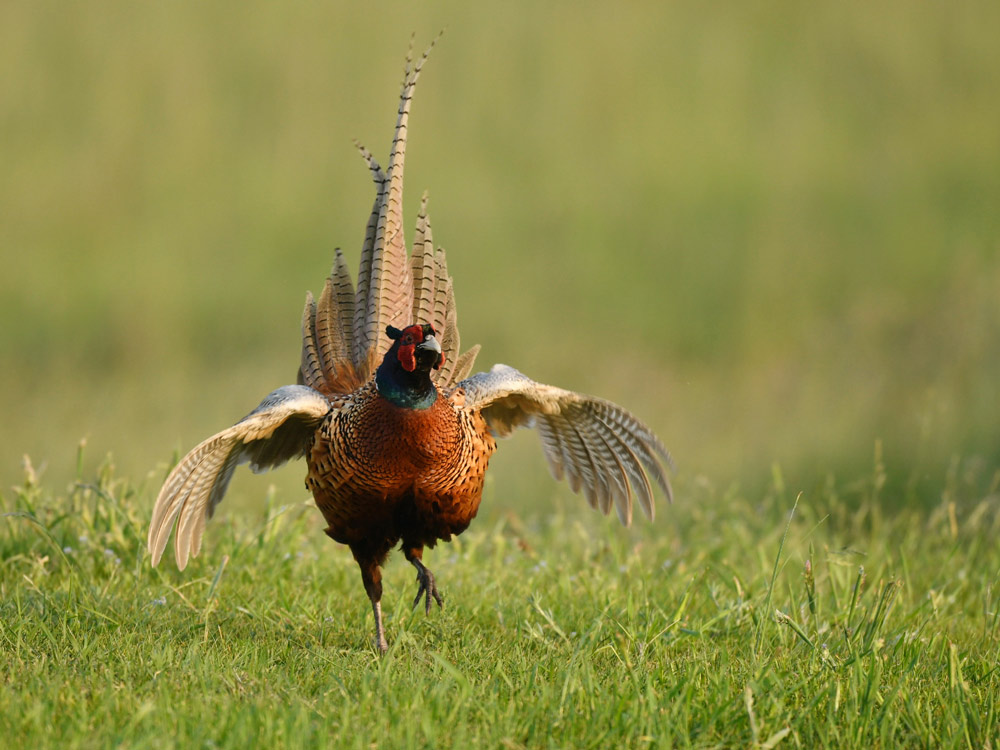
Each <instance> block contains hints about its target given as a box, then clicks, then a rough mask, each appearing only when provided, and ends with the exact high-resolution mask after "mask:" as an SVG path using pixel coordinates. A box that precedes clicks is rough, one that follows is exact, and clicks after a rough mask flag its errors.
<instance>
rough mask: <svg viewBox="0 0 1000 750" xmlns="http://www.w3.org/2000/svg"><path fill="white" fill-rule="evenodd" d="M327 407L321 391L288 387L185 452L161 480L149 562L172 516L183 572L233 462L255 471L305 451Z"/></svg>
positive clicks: (164, 541)
mask: <svg viewBox="0 0 1000 750" xmlns="http://www.w3.org/2000/svg"><path fill="white" fill-rule="evenodd" d="M329 411H330V402H329V401H328V400H327V399H326V397H325V396H323V395H322V394H320V393H318V392H316V391H314V390H313V389H312V388H307V387H305V386H301V385H286V386H284V387H283V388H279V389H278V390H276V391H274V392H273V393H271V394H270V395H268V397H267V398H265V399H264V400H263V401H261V403H260V406H258V407H257V408H256V409H254V410H253V411H252V412H250V413H249V414H248V415H247V416H246V417H244V418H243V419H241V420H240V421H239V422H237V423H236V424H235V425H233V426H232V427H230V428H229V429H228V430H223V431H222V432H220V433H218V434H217V435H213V436H212V437H210V438H208V440H205V441H204V442H202V443H201V444H199V445H198V446H197V447H195V448H194V450H192V451H191V452H190V453H188V454H187V455H186V456H184V458H183V459H182V460H181V462H180V463H179V464H177V466H175V467H174V470H173V471H171V472H170V476H168V477H167V481H166V482H164V483H163V488H162V489H161V490H160V494H159V496H158V497H157V498H156V505H155V506H154V508H153V519H152V521H150V524H149V551H150V553H151V554H152V556H153V565H156V564H157V563H158V562H159V561H160V557H161V556H162V555H163V550H164V548H165V547H166V546H167V539H169V538H170V530H171V528H172V527H173V526H174V520H175V519H176V520H177V534H176V536H175V537H174V555H175V557H176V559H177V567H178V568H180V569H181V570H183V569H184V567H185V566H186V565H187V562H188V557H189V556H190V557H195V556H196V555H197V554H198V552H199V550H200V549H201V535H202V532H203V531H204V529H205V520H206V519H207V518H211V516H212V513H213V512H214V511H215V506H216V505H218V504H219V502H220V501H221V500H222V496H223V495H224V494H225V493H226V488H227V487H228V486H229V480H230V479H231V478H232V476H233V471H234V470H235V469H236V467H237V465H239V464H241V463H246V462H249V463H250V468H251V469H252V470H253V471H255V472H258V471H264V470H266V469H271V468H274V467H275V466H280V465H281V464H283V463H285V462H286V461H288V460H289V459H291V458H298V457H299V456H302V455H304V454H305V452H306V451H307V450H308V448H309V444H310V441H311V440H312V436H313V433H314V432H315V430H316V426H317V425H318V424H319V422H320V421H321V420H322V419H323V417H324V416H326V414H327V412H329Z"/></svg>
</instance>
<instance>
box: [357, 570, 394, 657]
mask: <svg viewBox="0 0 1000 750" xmlns="http://www.w3.org/2000/svg"><path fill="white" fill-rule="evenodd" d="M358 565H359V566H360V567H361V581H362V583H364V585H365V592H366V593H367V594H368V598H369V599H370V600H371V603H372V614H374V615H375V641H374V643H375V648H377V649H378V651H379V653H380V654H384V653H385V652H386V651H388V650H389V644H388V643H386V640H385V626H384V625H383V624H382V569H381V568H380V567H379V565H378V563H377V562H375V561H374V560H367V559H360V560H358Z"/></svg>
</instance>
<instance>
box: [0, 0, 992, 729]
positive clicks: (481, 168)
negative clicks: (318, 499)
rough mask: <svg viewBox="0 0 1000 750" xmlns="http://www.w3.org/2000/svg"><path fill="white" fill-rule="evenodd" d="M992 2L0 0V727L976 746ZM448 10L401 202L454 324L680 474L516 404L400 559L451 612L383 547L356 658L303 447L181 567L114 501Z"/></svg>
mask: <svg viewBox="0 0 1000 750" xmlns="http://www.w3.org/2000/svg"><path fill="white" fill-rule="evenodd" d="M998 21H1000V4H997V3H996V2H995V1H992V0H973V2H968V3H961V4H957V5H956V4H925V5H922V6H920V7H919V8H915V7H914V5H913V3H912V2H909V1H908V0H888V1H887V2H884V3H880V4H878V6H877V7H875V6H873V5H872V4H871V3H868V2H863V1H862V0H842V1H839V2H832V1H831V2H819V3H810V4H801V3H794V2H787V1H786V0H779V1H778V2H776V3H772V4H769V5H767V6H766V7H759V8H753V7H750V6H747V7H745V8H744V7H737V6H734V5H733V4H731V3H724V2H723V3H720V2H712V1H709V2H702V1H700V0H699V1H697V2H695V1H694V0H680V1H679V2H669V3H652V2H649V3H643V2H634V3H625V4H616V5H610V4H607V3H587V2H577V1H576V0H572V1H571V0H554V1H553V2H549V3H544V4H539V3H537V2H532V1H530V0H512V1H511V2H507V3H501V4H481V3H467V2H459V1H458V0H428V1H427V2H422V3H412V2H409V0H385V1H384V2H379V3H291V4H282V5H281V6H280V8H279V6H277V5H274V4H272V3H268V2H261V1H260V0H249V1H248V2H246V3H243V4H242V5H241V6H240V11H239V12H238V13H234V12H233V8H232V6H231V4H228V3H219V2H211V1H202V0H176V1H173V2H170V3H159V4H157V3H135V2H133V1H132V0H87V1H84V0H64V2H59V3H51V2H50V3H46V2H31V1H29V0H12V1H9V2H3V3H0V69H2V70H3V71H4V72H5V74H4V75H0V143H2V144H3V145H2V146H0V254H2V262H0V271H2V272H0V359H2V363H3V366H2V367H0V393H3V394H4V398H3V404H2V406H3V412H2V413H3V419H2V423H0V495H2V497H3V504H4V510H5V512H6V513H8V514H9V515H7V516H6V517H5V518H4V519H3V520H2V521H0V529H2V531H0V534H2V536H0V540H2V541H0V544H2V549H0V559H2V569H0V570H2V572H0V589H2V590H0V594H2V600H0V607H2V612H0V633H2V641H0V658H2V659H3V666H4V670H3V672H2V675H3V677H2V680H0V737H3V738H4V739H6V738H8V737H18V738H23V743H22V744H24V745H25V746H46V745H58V746H59V747H74V746H84V747H94V746H97V747H105V746H107V747H110V746H127V747H144V746H151V747H152V746H155V747H164V746H170V745H176V746H178V747H192V746H202V747H223V746H236V745H239V746H242V747H246V746H262V747H266V746H278V747H280V746H300V745H316V746H324V747H328V746H345V747H353V746H357V747H371V746H373V745H374V746H384V747H396V746H405V745H407V744H412V745H420V744H426V745H434V746H437V747H447V746H456V747H460V746H463V745H466V744H468V741H469V740H470V739H471V740H477V741H478V744H480V745H481V746H484V747H497V746H506V747H509V748H516V747H519V746H521V745H524V746H531V747H537V746H546V745H550V746H561V747H588V746H593V747H605V746H613V745H614V744H619V745H622V746H635V747H644V746H647V745H652V746H657V745H675V746H688V745H690V746H716V745H722V746H732V745H735V746H751V745H754V744H758V745H761V746H763V745H766V744H767V743H768V742H769V740H770V741H773V742H772V744H774V743H780V745H781V746H783V747H785V746H792V745H798V746H801V747H813V746H816V745H817V744H820V743H826V744H828V745H833V746H857V747H868V746H871V745H876V746H877V745H883V746H890V745H904V746H929V747H936V746H968V747H985V746H996V744H997V742H996V737H997V734H998V729H997V720H996V715H995V714H996V705H995V703H996V698H995V696H996V695H997V694H998V690H997V677H996V675H997V672H996V671H995V670H996V667H997V660H996V653H997V615H996V613H997V611H998V610H997V606H996V600H997V598H998V595H997V592H996V587H997V576H998V571H1000V552H998V551H997V549H996V545H995V543H994V540H995V539H996V534H997V531H998V529H997V525H998V521H997V511H998V502H1000V501H998V499H997V479H996V475H995V472H996V468H997V466H1000V420H998V419H997V415H998V414H1000V347H998V346H997V345H996V342H997V341H1000V294H997V289H1000V212H998V211H997V209H996V207H997V206H998V205H1000V140H998V138H997V123H998V122H1000V97H998V96H997V95H996V92H997V91H998V90H1000V46H998V45H997V44H996V32H995V30H996V28H997V27H998ZM444 26H447V27H448V31H447V33H446V35H445V36H444V38H443V39H442V41H441V43H440V44H439V45H438V47H437V49H436V50H435V53H434V55H433V57H432V58H431V60H430V62H429V63H428V65H427V67H426V69H425V72H424V75H423V77H422V79H421V83H420V87H419V90H418V92H417V96H416V99H415V101H414V106H413V116H412V119H411V122H410V125H411V128H410V148H409V150H408V163H407V173H406V176H407V192H406V195H405V199H404V207H405V211H406V222H407V228H409V227H411V226H412V220H413V216H414V211H415V208H416V205H417V202H418V200H419V196H420V193H421V191H422V190H424V189H425V188H426V189H429V191H430V195H431V204H430V209H431V215H432V217H433V219H434V236H435V239H436V240H437V241H438V242H439V243H440V244H442V245H443V246H444V247H445V248H446V249H447V250H448V257H449V265H450V268H451V270H452V272H453V274H454V276H455V284H456V295H457V299H458V305H459V308H460V315H461V329H462V336H463V342H464V343H466V344H471V343H475V342H478V343H481V344H483V352H482V354H481V355H480V360H479V363H480V365H481V366H483V367H488V366H489V365H490V364H492V363H493V362H497V361H500V362H506V363H508V364H511V365H514V366H516V367H518V368H519V369H521V370H522V371H524V372H525V373H527V374H529V375H530V376H532V377H534V378H536V379H539V380H541V381H543V382H551V383H555V384H557V385H560V386H563V387H567V388H573V389H576V390H581V391H585V392H589V393H594V394H597V395H600V396H603V397H605V398H609V399H612V400H614V401H617V402H620V403H622V404H623V405H625V406H626V407H628V408H629V409H631V410H633V411H634V412H635V413H636V414H638V415H639V416H641V417H642V418H643V419H644V420H645V421H646V422H648V423H649V424H650V425H651V426H652V427H653V428H654V429H655V430H656V431H657V432H658V433H659V434H660V435H661V437H662V438H663V440H664V442H665V443H666V444H667V446H668V447H669V448H670V449H671V450H672V452H673V453H674V455H675V456H676V457H677V460H678V464H679V468H680V473H679V474H678V477H677V482H676V486H677V498H678V502H677V504H676V506H675V507H674V508H671V509H669V510H667V509H663V511H662V513H661V516H660V518H659V519H658V520H657V522H656V524H655V525H653V526H647V525H642V524H639V525H637V527H636V528H634V529H631V530H628V531H625V530H622V529H620V528H618V527H617V526H616V525H615V524H614V523H613V522H606V521H604V520H602V519H601V518H599V517H598V516H595V515H594V514H591V513H588V512H587V511H586V510H585V509H583V508H581V503H580V501H579V499H578V498H575V497H572V496H570V494H569V492H568V490H566V488H565V487H561V486H557V485H554V484H552V483H551V481H550V480H549V479H548V477H547V476H546V475H545V474H544V471H545V470H544V461H543V460H542V458H541V456H540V455H539V452H538V448H537V445H535V444H533V443H532V441H531V440H530V439H528V438H525V437H516V438H514V439H512V440H511V441H509V442H507V443H505V444H504V445H503V446H502V449H501V451H500V452H499V453H498V454H497V456H496V457H495V459H494V461H493V464H492V465H493V469H492V470H491V477H490V479H489V484H488V491H487V494H488V497H487V498H486V502H484V505H483V511H482V514H481V516H480V518H479V519H477V521H476V523H475V524H474V525H473V527H472V529H471V530H470V531H469V532H468V533H467V534H465V535H463V536H462V537H461V538H460V539H459V540H457V541H456V543H454V544H452V545H450V546H445V547H442V548H439V549H438V550H436V551H434V552H432V553H429V557H428V562H429V563H430V565H431V567H432V569H433V570H434V571H435V573H436V574H437V575H438V578H439V580H440V583H441V585H442V587H443V590H444V592H445V595H446V596H447V606H446V609H445V610H444V611H441V612H434V613H432V615H431V616H430V617H425V616H424V615H423V614H421V613H417V614H411V613H410V612H409V609H408V602H409V599H410V598H411V597H412V593H413V589H414V582H413V580H412V570H411V568H410V567H409V566H408V565H406V564H405V563H403V562H402V561H399V560H396V561H394V562H393V563H392V564H391V565H390V567H389V569H388V571H387V576H386V582H387V599H386V602H385V607H386V611H387V613H388V623H387V625H388V628H389V639H390V643H391V647H392V650H391V652H390V654H389V655H388V657H387V658H385V659H381V660H380V659H378V658H377V657H376V656H375V654H374V653H373V652H372V650H371V648H370V645H369V636H370V630H371V621H370V617H371V616H370V613H369V611H368V606H367V603H366V600H365V597H364V594H363V591H362V589H361V586H360V581H359V576H358V574H357V572H356V571H355V569H354V564H353V562H352V560H351V559H350V555H349V554H348V553H347V552H346V551H345V550H342V549H337V548H336V547H335V545H333V544H332V543H331V542H330V541H329V540H327V539H326V538H325V536H324V535H323V533H322V531H321V529H320V524H319V520H318V514H317V513H316V512H315V511H313V510H308V509H307V508H308V506H309V503H307V502H305V499H304V497H303V492H302V468H301V467H293V468H289V469H283V470H280V471H278V472H276V473H274V474H271V475H269V477H268V479H267V480H266V481H268V482H273V483H274V489H273V490H272V491H271V496H272V500H271V501H270V504H269V505H268V506H267V508H268V509H267V510H266V512H263V511H262V510H261V501H260V499H261V496H262V495H264V494H265V488H266V487H267V484H263V483H262V481H261V480H260V479H259V478H252V477H249V476H247V475H245V474H239V475H238V476H237V477H236V479H235V481H234V483H233V486H232V487H231V490H230V495H229V497H228V498H227V500H226V504H225V506H224V510H223V514H222V518H221V519H219V520H217V521H216V522H214V523H213V524H212V525H211V527H210V528H209V529H208V534H207V538H206V549H205V552H204V554H203V557H202V558H201V559H199V560H198V561H196V562H195V563H194V564H193V565H192V566H191V567H190V568H189V569H188V570H187V571H185V572H184V573H183V574H178V573H177V572H176V570H174V569H172V568H171V563H170V561H169V560H168V561H167V562H166V564H165V565H164V566H163V567H162V569H160V570H157V571H151V570H150V569H149V568H148V565H147V560H146V558H145V554H144V552H143V551H142V543H141V540H142V538H143V537H144V536H145V524H146V519H147V515H148V512H149V508H150V507H151V505H152V500H153V497H154V496H155V492H156V490H157V488H158V486H159V483H160V481H162V479H163V476H164V471H163V466H162V464H163V462H164V461H165V460H166V459H167V458H168V457H169V456H170V454H171V452H172V451H186V450H187V449H189V448H190V447H191V446H193V445H194V444H195V443H196V442H197V441H198V440H200V439H202V438H204V437H205V436H206V435H209V434H212V433H214V432H216V431H217V430H219V429H221V428H223V427H225V426H227V425H229V424H232V423H233V422H234V421H236V420H237V419H238V418H240V417H241V416H243V415H244V414H245V413H246V412H247V411H249V410H250V409H251V408H252V407H253V406H254V405H255V404H257V403H258V402H259V400H260V398H261V397H262V396H263V395H264V394H266V393H268V392H270V391H271V390H272V389H273V388H275V387H277V386H279V385H282V384H284V383H287V382H290V381H291V380H292V379H293V378H294V372H295V368H296V364H297V361H298V357H299V337H298V327H299V320H300V313H301V304H302V300H303V298H304V294H305V290H307V289H311V290H312V291H313V292H316V291H318V289H319V288H320V286H321V281H322V278H323V277H324V275H325V273H326V271H327V269H328V267H329V263H330V262H331V259H332V248H333V247H334V246H335V245H340V246H342V247H343V248H344V249H345V252H346V254H347V256H348V258H349V259H351V260H354V259H356V257H357V252H358V249H359V247H360V244H361V239H362V235H363V230H364V222H365V220H366V218H367V215H368V211H369V209H370V204H371V197H372V188H371V185H370V180H369V178H368V175H367V173H366V170H365V168H364V165H363V164H362V162H361V160H360V159H358V157H357V155H356V154H355V153H354V149H353V146H352V144H351V139H352V138H355V137H357V138H359V139H361V140H362V141H363V142H364V143H365V144H366V145H367V146H369V147H370V148H371V149H372V150H373V152H374V153H376V154H377V155H378V156H379V157H381V158H382V159H383V160H384V159H385V157H386V156H387V152H388V147H389V138H390V136H391V127H392V123H393V120H394V117H395V110H396V98H395V97H396V96H397V85H398V81H399V78H400V75H401V68H402V59H403V56H404V52H405V48H406V45H407V42H408V38H409V36H410V34H411V32H414V31H415V32H416V43H417V45H418V46H422V45H423V44H424V43H425V42H427V41H429V40H430V39H431V38H432V37H433V36H434V35H435V34H436V33H437V32H438V31H439V30H440V29H441V28H442V27H444ZM595 343H596V346H595ZM81 437H85V438H86V441H87V443H88V445H89V446H90V447H89V449H88V451H87V453H86V455H83V456H82V457H81V458H80V460H79V461H78V462H77V464H76V465H74V461H73V460H72V455H73V447H74V446H75V445H76V444H77V442H78V441H79V440H80V439H81ZM872 445H880V446H884V450H883V449H882V448H879V450H878V453H877V458H876V460H875V461H874V463H873V462H872V458H871V446H872ZM25 453H27V454H30V455H31V456H32V457H34V458H35V460H36V465H37V467H38V471H37V472H35V471H34V470H32V471H31V472H29V473H28V475H27V476H28V479H27V480H25V479H24V478H23V472H22V469H21V466H20V464H21V456H22V455H23V454H25ZM109 453H111V454H113V455H114V456H115V462H114V465H115V466H117V468H115V469H113V468H112V464H111V463H110V462H108V463H106V464H101V463H100V458H99V457H101V456H105V455H107V454H109ZM150 467H157V468H156V469H155V470H154V471H150ZM775 467H780V469H779V468H775ZM869 467H872V468H871V469H869ZM114 476H117V477H130V478H133V479H132V480H131V481H126V480H124V479H121V478H118V479H116V478H114ZM859 477H861V478H860V479H859ZM11 485H16V487H15V488H14V489H9V488H10V487H11ZM66 487H68V488H69V489H67V490H64V489H63V488H66ZM800 490H801V496H799V493H800ZM796 498H798V499H797V500H796ZM286 504H291V506H292V507H291V509H289V510H285V511H284V512H279V508H280V507H281V506H283V505H286ZM793 507H794V509H795V510H794V514H792V516H791V521H790V523H789V514H790V513H791V512H792V509H793ZM228 514H231V515H228ZM67 549H68V550H69V551H64V550H67ZM226 560H228V562H226V563H224V561H226ZM807 561H808V562H809V568H808V571H809V572H808V574H807V568H806V562H807ZM862 567H863V569H864V571H865V572H864V575H863V576H861V577H860V580H861V581H863V585H861V586H858V585H857V584H858V581H859V570H860V569H861V568H862ZM779 613H780V614H779ZM783 733H784V734H783Z"/></svg>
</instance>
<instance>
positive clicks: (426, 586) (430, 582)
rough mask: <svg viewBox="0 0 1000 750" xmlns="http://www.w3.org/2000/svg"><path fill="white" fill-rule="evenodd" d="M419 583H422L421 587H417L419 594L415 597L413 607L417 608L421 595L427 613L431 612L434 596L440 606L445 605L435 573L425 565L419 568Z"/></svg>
mask: <svg viewBox="0 0 1000 750" xmlns="http://www.w3.org/2000/svg"><path fill="white" fill-rule="evenodd" d="M417 583H419V584H420V587H419V588H418V589H417V595H416V597H415V598H414V599H413V606H412V607H411V609H416V608H417V605H418V604H419V603H420V597H421V596H422V597H424V612H425V613H426V614H430V611H431V597H432V596H433V597H434V601H436V602H437V605H438V607H443V606H444V600H443V599H442V598H441V594H440V593H439V592H438V590H437V584H436V583H435V582H434V574H433V573H431V572H430V570H428V569H427V568H425V567H424V566H423V565H421V566H420V567H418V568H417Z"/></svg>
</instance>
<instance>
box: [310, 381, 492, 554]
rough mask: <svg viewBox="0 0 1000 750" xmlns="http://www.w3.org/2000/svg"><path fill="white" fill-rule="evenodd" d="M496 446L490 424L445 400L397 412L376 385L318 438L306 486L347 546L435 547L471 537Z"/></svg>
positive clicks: (339, 411)
mask: <svg viewBox="0 0 1000 750" xmlns="http://www.w3.org/2000/svg"><path fill="white" fill-rule="evenodd" d="M495 450H496V443H495V441H494V440H493V438H492V436H491V435H490V434H489V432H488V430H487V428H486V424H485V422H484V421H483V419H482V417H481V416H480V415H479V414H476V413H470V412H467V411H465V410H464V409H462V408H461V407H459V406H457V405H456V404H455V403H454V402H453V401H452V400H450V399H448V398H446V397H445V396H443V395H440V394H439V395H438V398H437V400H436V401H435V402H434V404H433V405H432V406H431V407H430V408H428V409H423V410H414V409H404V408H400V407H397V406H395V405H393V404H392V403H390V402H389V401H388V400H386V399H384V398H382V397H381V396H379V395H378V391H377V390H376V389H375V387H374V384H371V383H369V384H368V385H366V386H365V387H363V388H361V389H359V390H358V391H356V392H355V393H354V394H352V395H351V396H350V397H349V399H348V400H347V401H345V402H344V404H343V405H342V406H341V407H339V408H335V409H334V410H333V411H332V412H331V413H330V416H328V417H327V419H326V420H325V421H324V423H323V424H322V425H321V427H320V429H319V430H318V431H317V433H316V438H315V440H314V442H313V446H312V449H311V451H310V454H309V457H308V460H309V475H308V477H307V479H306V486H307V487H309V489H310V490H312V492H313V496H314V497H315V498H316V504H317V505H318V506H319V508H320V510H321V511H322V512H323V515H324V517H325V518H326V521H327V523H328V524H329V528H328V530H327V533H329V534H330V536H332V537H333V538H334V539H336V540H337V541H339V542H343V543H345V544H349V543H352V542H356V541H360V540H361V539H364V538H371V537H372V536H373V535H375V534H376V533H377V534H385V535H387V536H388V537H391V540H389V546H390V547H391V546H392V545H393V544H395V542H396V541H398V540H399V539H400V538H402V539H404V541H407V542H412V543H419V544H427V545H433V543H434V542H435V541H436V540H437V539H448V538H450V536H451V535H452V534H457V533H460V532H461V531H463V530H465V528H466V527H467V526H468V524H469V522H470V521H471V520H472V518H473V517H474V516H475V515H476V511H477V510H478V509H479V501H480V499H481V497H482V491H483V478H484V475H485V473H486V467H487V464H488V463H489V459H490V456H491V455H492V454H493V451H495Z"/></svg>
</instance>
